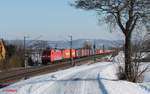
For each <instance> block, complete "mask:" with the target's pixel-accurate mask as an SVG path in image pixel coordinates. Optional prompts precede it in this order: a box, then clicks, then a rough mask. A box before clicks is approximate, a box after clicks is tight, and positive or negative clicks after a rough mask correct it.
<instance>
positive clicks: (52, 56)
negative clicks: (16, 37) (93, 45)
mask: <svg viewBox="0 0 150 94" xmlns="http://www.w3.org/2000/svg"><path fill="white" fill-rule="evenodd" d="M112 52H113V51H112V50H101V49H96V50H95V51H94V50H92V49H63V50H55V49H50V50H44V51H43V53H42V64H43V65H46V64H53V63H54V62H57V61H62V60H68V59H71V58H82V57H87V56H92V55H101V54H109V53H112Z"/></svg>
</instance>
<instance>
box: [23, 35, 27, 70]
mask: <svg viewBox="0 0 150 94" xmlns="http://www.w3.org/2000/svg"><path fill="white" fill-rule="evenodd" d="M24 67H25V69H26V68H27V61H26V36H24Z"/></svg>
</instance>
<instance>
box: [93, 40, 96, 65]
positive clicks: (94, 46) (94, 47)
mask: <svg viewBox="0 0 150 94" xmlns="http://www.w3.org/2000/svg"><path fill="white" fill-rule="evenodd" d="M93 49H94V62H96V44H95V41H94V45H93Z"/></svg>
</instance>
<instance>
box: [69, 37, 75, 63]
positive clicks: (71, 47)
mask: <svg viewBox="0 0 150 94" xmlns="http://www.w3.org/2000/svg"><path fill="white" fill-rule="evenodd" d="M69 37H70V58H71V64H73V65H75V63H74V62H73V57H72V36H69Z"/></svg>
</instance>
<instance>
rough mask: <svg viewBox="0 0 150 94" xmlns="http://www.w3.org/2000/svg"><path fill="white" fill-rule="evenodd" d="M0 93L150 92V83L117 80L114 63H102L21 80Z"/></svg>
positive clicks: (137, 93) (138, 93)
mask: <svg viewBox="0 0 150 94" xmlns="http://www.w3.org/2000/svg"><path fill="white" fill-rule="evenodd" d="M0 94H150V84H149V83H148V82H146V83H141V84H135V83H131V82H127V81H120V80H117V77H116V71H115V66H114V64H113V63H112V62H100V63H95V64H91V65H82V66H76V67H73V68H69V69H66V70H61V71H58V72H54V73H50V74H46V75H41V76H37V77H33V78H30V79H28V80H22V81H20V82H18V83H15V84H13V85H11V86H8V87H5V88H3V89H0Z"/></svg>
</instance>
